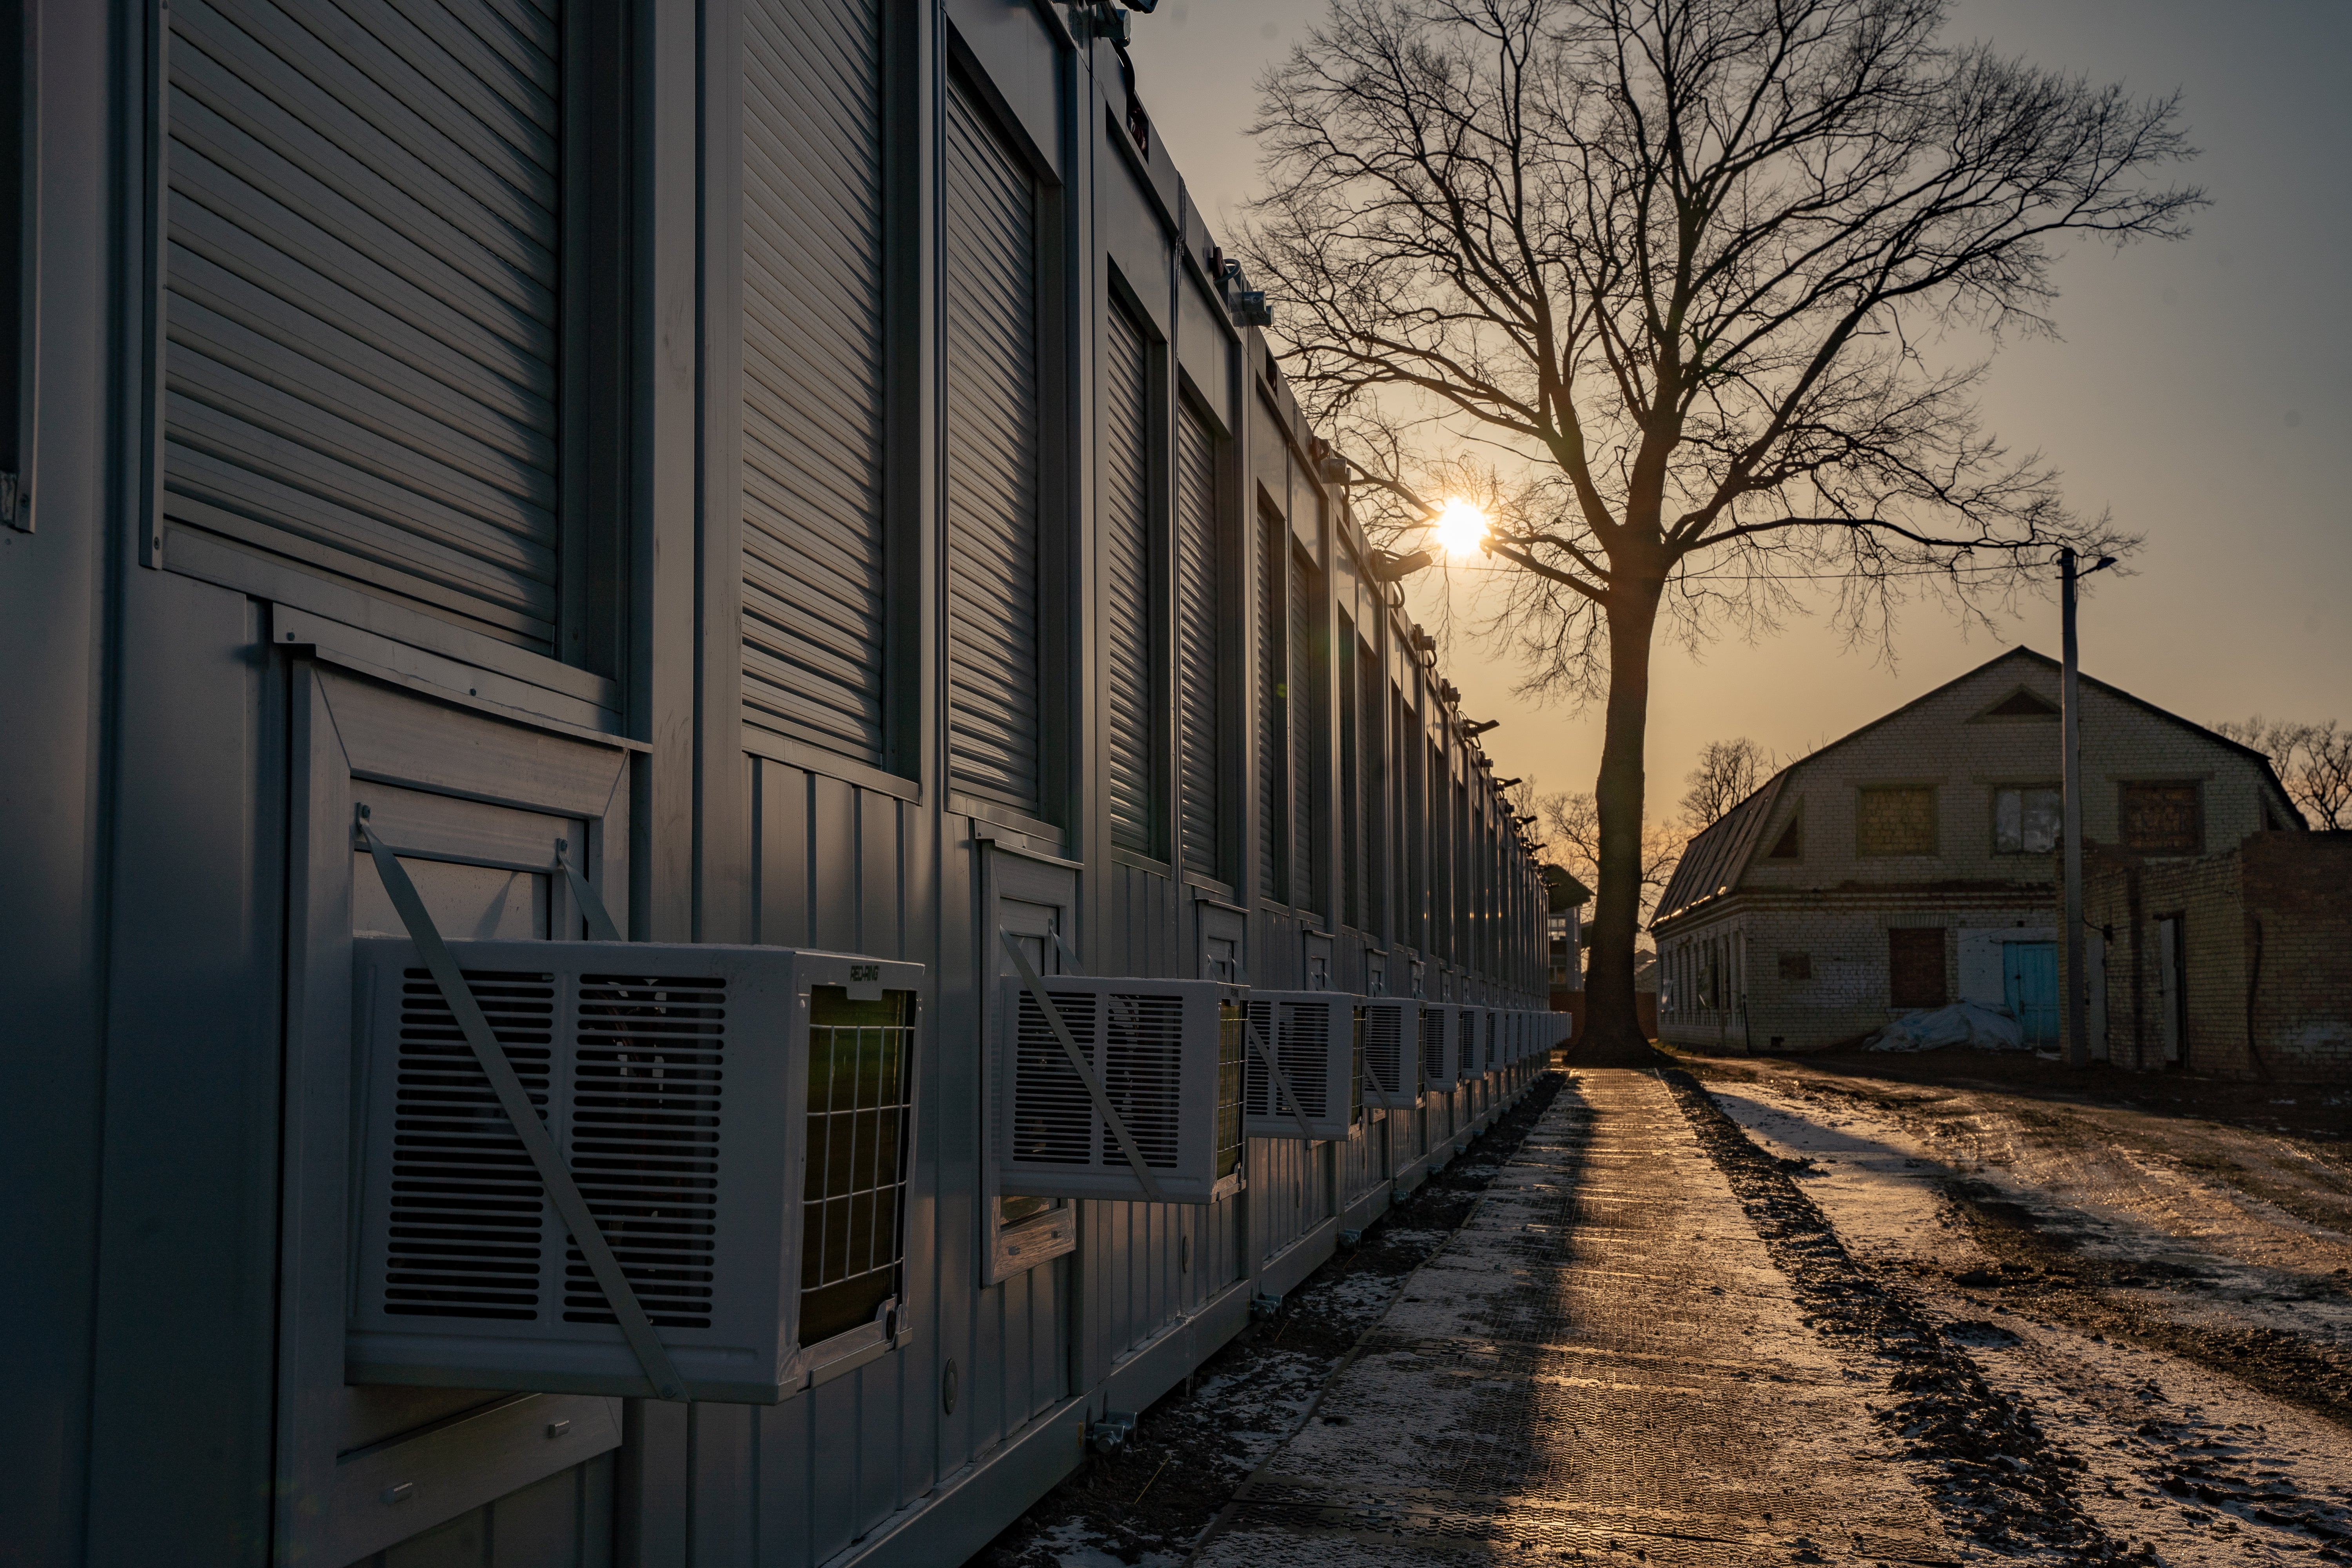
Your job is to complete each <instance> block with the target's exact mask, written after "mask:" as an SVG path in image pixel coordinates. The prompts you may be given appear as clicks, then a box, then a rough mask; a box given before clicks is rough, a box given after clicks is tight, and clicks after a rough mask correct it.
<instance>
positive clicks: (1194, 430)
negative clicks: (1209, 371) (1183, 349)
mask: <svg viewBox="0 0 2352 1568" xmlns="http://www.w3.org/2000/svg"><path fill="white" fill-rule="evenodd" d="M1219 586H1220V584H1219V583H1218V560H1217V448H1216V443H1215V439H1214V437H1212V436H1211V435H1210V434H1209V427H1208V426H1207V425H1205V424H1203V423H1202V420H1201V418H1200V416H1197V415H1195V414H1194V413H1193V412H1192V410H1191V409H1189V408H1187V409H1181V410H1179V412H1178V414H1177V417H1176V672H1177V673H1176V689H1177V726H1178V729H1177V750H1178V763H1179V764H1180V770H1181V778H1180V780H1179V784H1180V787H1181V790H1182V792H1183V805H1182V807H1181V815H1182V828H1183V836H1184V856H1183V858H1184V869H1186V870H1187V871H1191V872H1193V873H1194V874H1196V875H1199V876H1202V877H1221V876H1223V865H1224V861H1223V857H1222V856H1221V855H1220V854H1219V853H1218V848H1219V846H1218V841H1217V830H1218V819H1217V771H1218V770H1217V738H1218V731H1219V724H1220V714H1219V703H1218V695H1219V675H1220V671H1219V668H1218V658H1217V648H1218V629H1219V628H1218V590H1219Z"/></svg>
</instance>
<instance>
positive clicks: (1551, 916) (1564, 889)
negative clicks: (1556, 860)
mask: <svg viewBox="0 0 2352 1568" xmlns="http://www.w3.org/2000/svg"><path fill="white" fill-rule="evenodd" d="M1537 873H1538V875H1539V876H1541V877H1542V878H1543V883H1544V894H1545V912H1544V965H1545V973H1544V978H1545V981H1546V983H1547V984H1549V987H1550V990H1551V1006H1552V1011H1554V1012H1555V1013H1559V1012H1565V1011H1567V1007H1566V1005H1565V1004H1564V1002H1563V998H1564V997H1566V996H1567V995H1568V994H1569V993H1570V992H1577V991H1581V990H1583V989H1584V906H1585V904H1586V902H1587V901H1589V900H1591V897H1592V889H1590V888H1588V887H1586V886H1585V885H1584V884H1583V883H1581V882H1580V881H1578V880H1577V879H1575V878H1574V877H1571V876H1570V875H1569V874H1568V872H1567V871H1566V870H1565V869H1563V868H1560V867H1558V866H1552V865H1544V866H1539V867H1538V868H1537Z"/></svg>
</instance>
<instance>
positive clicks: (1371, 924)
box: [1356, 643, 1392, 935]
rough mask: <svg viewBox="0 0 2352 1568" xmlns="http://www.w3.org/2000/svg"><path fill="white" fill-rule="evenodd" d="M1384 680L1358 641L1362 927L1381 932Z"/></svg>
mask: <svg viewBox="0 0 2352 1568" xmlns="http://www.w3.org/2000/svg"><path fill="white" fill-rule="evenodd" d="M1387 696H1388V682H1387V681H1385V680H1383V679H1381V661H1380V658H1378V656H1376V655H1375V654H1374V653H1373V652H1372V650H1371V648H1370V647H1369V646H1367V645H1366V644H1363V643H1358V644H1357V645H1356V700H1357V702H1358V703H1359V704H1360V707H1361V709H1362V712H1363V733H1362V742H1363V757H1364V760H1363V779H1364V929H1365V930H1366V931H1374V932H1378V933H1381V934H1382V935H1385V934H1387V932H1388V931H1390V930H1391V921H1390V919H1389V911H1388V908H1387V905H1388V901H1389V832H1390V829H1389V819H1390V817H1389V814H1390V812H1391V809H1392V807H1391V804H1390V799H1389V797H1390V795H1391V793H1392V792H1391V787H1390V784H1389V776H1388V746H1387V743H1386V740H1385V737H1384V735H1383V733H1382V730H1381V720H1382V717H1383V715H1384V713H1385V710H1386V709H1387V707H1388V703H1387V700H1386V699H1387Z"/></svg>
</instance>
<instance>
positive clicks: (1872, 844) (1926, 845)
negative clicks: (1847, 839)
mask: <svg viewBox="0 0 2352 1568" xmlns="http://www.w3.org/2000/svg"><path fill="white" fill-rule="evenodd" d="M1856 828H1857V832H1856V835H1855V837H1856V840H1857V847H1859V849H1860V850H1861V852H1862V853H1863V854H1864V855H1933V854H1934V853H1935V852H1936V792H1935V791H1934V790H1933V789H1916V788H1914V789H1866V790H1864V791H1863V792H1862V801H1861V805H1860V809H1859V811H1858V812H1857V813H1856Z"/></svg>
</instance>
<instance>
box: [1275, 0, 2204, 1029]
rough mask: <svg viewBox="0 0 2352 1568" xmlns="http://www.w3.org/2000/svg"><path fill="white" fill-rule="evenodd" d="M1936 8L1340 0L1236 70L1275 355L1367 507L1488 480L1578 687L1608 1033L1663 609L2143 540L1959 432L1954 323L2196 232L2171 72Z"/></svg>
mask: <svg viewBox="0 0 2352 1568" xmlns="http://www.w3.org/2000/svg"><path fill="white" fill-rule="evenodd" d="M1943 19H1944V17H1943V0H1333V5H1332V9H1331V12H1330V15H1329V16H1328V20H1327V21H1326V23H1325V24H1324V25H1323V26H1320V27H1318V28H1317V29H1316V30H1314V31H1313V32H1312V33H1311V35H1310V36H1309V38H1308V40H1307V43H1306V44H1304V45H1303V46H1301V47H1299V48H1297V50H1295V51H1294V52H1293V54H1292V56H1291V58H1290V59H1289V60H1288V61H1287V63H1286V64H1284V65H1282V66H1280V67H1277V68H1275V69H1274V70H1272V71H1270V72H1269V73H1268V74H1267V76H1266V78H1265V79H1264V81H1263V82H1262V83H1261V86H1262V89H1263V94H1264V100H1263V108H1262V112H1261V118H1260V121H1259V123H1258V125H1257V126H1256V131H1257V133H1258V135H1259V137H1260V139H1261V146H1262V148H1263V150H1264V153H1265V163H1264V167H1265V175H1266V179H1267V184H1268V194H1267V195H1265V197H1264V198H1263V199H1262V200H1261V201H1260V202H1259V203H1258V204H1256V205H1255V208H1254V210H1253V219H1252V222H1251V224H1250V225H1249V226H1247V227H1246V229H1245V231H1244V237H1243V248H1244V250H1245V252H1246V253H1247V256H1248V259H1249V263H1250V266H1251V268H1252V269H1253V270H1254V271H1255V272H1256V273H1258V274H1259V275H1260V277H1259V279H1258V280H1259V281H1260V282H1262V283H1264V284H1265V285H1266V286H1267V289H1268V290H1269V293H1270V295H1271V296H1272V297H1273V298H1274V299H1275V300H1277V301H1278V309H1279V311H1280V315H1279V318H1278V319H1279V321H1281V323H1282V326H1281V330H1282V332H1283V334H1284V335H1285V336H1286V338H1287V340H1288V342H1289V345H1290V347H1289V351H1288V353H1286V364H1287V366H1288V368H1289V371H1290V374H1291V378H1292V382H1293V384H1294V385H1295V386H1296V387H1297V389H1298V390H1299V392H1300V394H1301V395H1302V396H1304V397H1305V398H1306V399H1307V403H1308V405H1309V407H1310V410H1311V412H1312V413H1313V414H1314V416H1316V417H1317V418H1318V420H1319V421H1321V422H1322V423H1323V424H1324V425H1325V426H1327V427H1328V428H1330V429H1332V430H1333V431H1334V433H1335V434H1336V435H1338V436H1339V437H1341V439H1342V442H1343V447H1344V448H1345V449H1346V450H1348V451H1349V452H1350V453H1351V454H1353V455H1354V459H1355V460H1356V461H1358V462H1360V463H1362V464H1364V465H1365V467H1364V468H1363V469H1362V471H1361V472H1360V476H1359V478H1358V480H1357V482H1358V484H1359V486H1360V489H1358V492H1357V493H1358V496H1359V499H1360V502H1361V506H1360V515H1364V516H1367V517H1369V518H1370V521H1371V523H1372V524H1373V526H1374V527H1375V528H1381V527H1385V528H1386V529H1387V530H1389V531H1390V532H1391V535H1394V534H1396V533H1398V532H1399V531H1402V530H1404V529H1408V528H1412V527H1417V526H1423V525H1425V524H1426V523H1427V522H1428V521H1430V520H1431V518H1432V516H1433V511H1434V509H1433V508H1432V507H1431V506H1430V505H1429V503H1428V501H1427V500H1425V499H1424V498H1426V497H1436V496H1444V495H1446V494H1449V493H1450V494H1454V495H1463V496H1469V497H1472V498H1473V499H1475V500H1480V501H1482V502H1483V503H1484V504H1485V505H1486V508H1487V510H1488V513H1489V518H1490V525H1489V532H1488V536H1487V541H1486V549H1487V550H1488V551H1489V552H1491V554H1492V555H1493V556H1494V557H1496V558H1498V559H1499V560H1501V561H1502V562H1504V563H1508V565H1509V566H1511V567H1514V568H1517V571H1514V572H1510V573H1507V574H1505V578H1504V580H1505V582H1506V583H1507V584H1508V592H1507V597H1508V600H1509V603H1508V605H1507V609H1506V611H1505V612H1504V614H1503V617H1502V619H1501V621H1500V622H1499V625H1500V626H1505V627H1507V628H1508V631H1509V634H1510V635H1511V636H1513V637H1516V638H1517V641H1518V643H1519V645H1520V646H1521V647H1522V648H1523V650H1524V651H1525V652H1526V654H1527V655H1528V658H1529V659H1530V660H1531V666H1532V669H1533V674H1532V676H1531V679H1530V685H1531V687H1534V688H1537V689H1545V690H1550V691H1557V692H1562V693H1566V694H1570V695H1571V696H1573V697H1574V698H1576V699H1578V700H1586V699H1590V698H1593V697H1597V696H1600V695H1601V693H1603V692H1604V691H1605V694H1606V703H1607V707H1606V714H1607V727H1606V732H1605V738H1604V742H1603V749H1602V753H1601V771H1600V777H1599V780H1598V784H1597V787H1596V791H1595V794H1596V796H1597V803H1598V804H1597V808H1596V811H1597V824H1598V835H1599V842H1598V846H1597V855H1596V858H1597V860H1598V869H1599V887H1598V893H1599V897H1598V900H1597V907H1596V922H1595V923H1596V935H1595V947H1594V964H1593V971H1592V973H1593V999H1592V1007H1593V1012H1592V1024H1593V1027H1594V1029H1595V1031H1596V1038H1597V1040H1598V1041H1600V1042H1601V1044H1602V1046H1603V1047H1604V1048H1613V1047H1621V1046H1627V1045H1633V1044H1636V1043H1638V1041H1639V1038H1640V1037H1639V1034H1638V1031H1637V1028H1636V1026H1635V1023H1634V1014H1633V941H1634V932H1635V929H1636V922H1637V920H1638V918H1639V915H1640V905H1641V889H1643V887H1644V886H1645V885H1646V878H1645V874H1644V869H1643V863H1644V860H1645V858H1646V846H1645V840H1644V835H1643V826H1642V822H1643V772H1642V750H1643V735H1644V731H1645V729H1646V725H1647V718H1648V707H1649V686H1650V657H1651V648H1652V645H1653V643H1654V639H1655V637H1656V634H1657V631H1658V629H1659V623H1660V620H1661V617H1662V616H1663V617H1664V619H1665V621H1666V624H1667V626H1668V627H1669V629H1670V631H1671V632H1672V633H1674V634H1675V635H1677V636H1679V637H1682V638H1684V639H1685V640H1689V641H1693V642H1696V641H1698V640H1701V639H1705V638H1708V637H1715V636H1717V635H1719V634H1720V632H1721V631H1723V630H1725V629H1738V630H1741V631H1743V632H1744V633H1745V634H1746V635H1749V636H1754V635H1759V634H1760V633H1761V632H1762V631H1764V630H1767V629H1769V628H1770V627H1771V626H1774V625H1775V624H1777V620H1778V618H1779V617H1780V616H1781V615H1783V614H1784V613H1786V612H1788V611H1790V610H1791V609H1795V608H1798V607H1801V605H1802V604H1803V603H1804V599H1803V598H1802V596H1801V584H1805V583H1807V582H1810V581H1814V580H1825V581H1827V582H1829V583H1830V584H1832V593H1833V594H1834V595H1835V603H1836V606H1837V608H1836V614H1837V616H1838V617H1839V624H1840V625H1841V626H1843V627H1844V628H1845V629H1846V630H1847V632H1848V633H1849V635H1851V636H1872V635H1875V636H1879V637H1883V636H1884V635H1885V628H1886V626H1887V625H1888V618H1889V616H1891V614H1892V613H1893V611H1894V609H1895V606H1896V605H1898V604H1899V603H1901V602H1902V601H1903V600H1904V599H1905V598H1906V594H1907V593H1908V592H1910V591H1915V590H1917V591H1926V592H1929V593H1932V594H1937V595H1941V596H1942V597H1944V598H1946V599H1947V600H1949V601H1951V602H1953V603H1955V604H1956V605H1958V606H1959V607H1960V609H1961V610H1962V612H1963V613H1964V614H1974V615H1979V616H1981V615H1983V614H1985V613H1986V611H1987V609H1988V608H1989V607H1990V605H1991V604H1993V603H2006V602H2007V601H2008V600H2009V599H2010V598H2011V596H2013V595H2015V594H2016V593H2017V592H2018V591H2019V589H2020V588H2021V586H2022V585H2025V584H2028V583H2029V582H2030V581H2031V580H2032V574H2033V573H2034V572H2035V571H2036V570H2037V569H2039V568H2041V567H2042V566H2043V565H2044V564H2046V563H2047V562H2048V560H2049V558H2050V553H2051V549H2052V547H2053V546H2054V545H2056V544H2059V543H2072V544H2074V545H2075V546H2076V547H2077V548H2078V549H2082V550H2084V551H2086V552H2094V553H2105V554H2118V553H2123V552H2126V550H2127V549H2128V548H2129V547H2130V546H2131V545H2132V544H2133V543H2134V541H2131V540H2128V539H2126V538H2124V537H2122V536H2119V535H2118V534H2116V532H2115V531H2113V530H2112V529H2110V528H2109V527H2107V525H2106V523H2105V520H2104V519H2100V520H2095V521H2083V520H2080V519H2078V518H2076V517H2074V515H2072V514H2070V513H2069V512H2068V511H2067V510H2066V509H2065V507H2064V506H2063V503H2062V501H2061V500H2060V497H2059V494H2058V489H2057V485H2056V475H2055V474H2054V472H2053V470H2052V469H2051V468H2048V467H2046V466H2045V465H2043V464H2042V462H2041V460H2040V459H2039V458H2036V457H2032V456H2027V457H2013V456H2012V455H2011V453H2010V452H2008V451H2007V450H2006V449H2005V448H2004V447H2002V446H2001V445H2000V443H1999V442H1998V441H1997V440H1995V439H1994V438H1993V437H1991V436H1990V435H1989V434H1987V433H1986V432H1985V431H1984V430H1983V429H1982V428H1981V427H1980V426H1979V421H1978V419H1977V416H1976V413H1975V409H1974V406H1973V404H1972V401H1971V398H1972V394H1973V391H1974V389H1975V387H1976V385H1977V384H1978V380H1979V375H1980V374H1981V372H1982V369H1983V367H1982V366H1981V365H1977V366H1973V367H1971V366H1962V367H1959V368H1938V367H1937V366H1936V365H1933V364H1931V363H1929V361H1928V358H1927V354H1926V353H1924V352H1923V343H1926V342H1931V341H1932V340H1933V339H1934V338H1935V337H1936V336H1937V334H1939V333H1942V332H1946V331H1955V330H1958V331H1981V332H1986V333H1989V334H1990V336H1991V339H1992V341H1995V342H1998V340H1999V336H2000V334H2001V333H2002V332H2003V331H2043V330H2047V329H2048V326H2049V322H2048V320H2047V318H2046V316H2045V314H2044V312H2045V310H2046V309H2047V307H2048V305H2049V302H2050V300H2052V298H2053V288H2052V285H2051V282H2050V264H2051V261H2052V259H2053V255H2054V254H2055V247H2056V245H2057V244H2058V243H2059V241H2060V240H2061V239H2062V238H2063V237H2064V236H2065V235H2067V234H2069V233H2076V234H2088V235H2094V236H2099V237H2105V238H2108V239H2111V240H2114V241H2116V242H2118V243H2120V242H2122V241H2124V240H2127V239H2131V238H2135V237H2178V236H2179V235H2180V234H2182V233H2184V232H2186V230H2185V226H2184V222H2183V219H2184V216H2185V215H2186V214H2187V213H2188V212H2189V210H2190V209H2192V208H2194V207H2195V206H2197V205H2200V201H2201V197H2200V195H2199V193H2197V192H2196V191H2194V190H2188V189H2159V188H2154V187H2152V186H2151V185H2150V184H2149V183H2148V176H2149V171H2150V170H2151V169H2152V168H2154V167H2155V166H2156V165H2158V164H2160V163H2165V162H2167V161H2169V160H2172V159H2176V158H2180V157H2184V156H2186V155H2187V154H2188V153H2189V149H2188V148H2187V147H2186V146H2185V144H2184V142H2183V141H2182V138H2181V135H2180V132H2179V128H2178V105H2177V101H2176V100H2173V99H2169V98H2168V99H2158V100H2152V101H2145V102H2143V101H2137V100H2133V99H2131V98H2129V97H2127V96H2126V94H2125V93H2124V92H2123V91H2122V90H2121V89H2118V88H2099V87H2094V86H2091V85H2089V84H2088V83H2086V82H2084V81H2083V80H2081V79H2075V78H2070V77H2064V76H2061V75H2057V74H2054V73H2052V72H2048V71H2043V70H2039V69H2036V68H2032V67H2030V66H2028V65H2025V64H2023V63H2021V62H2019V61H2016V60H2012V59H2010V58H2004V57H2002V56H2000V55H1999V54H1997V53H1996V52H1994V50H1993V49H1992V48H1991V47H1989V46H1983V45H1969V46H1964V47H1944V46H1943V45H1941V44H1939V43H1938V42H1937V29H1938V27H1939V26H1940V25H1941V23H1942V21H1943Z"/></svg>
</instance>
